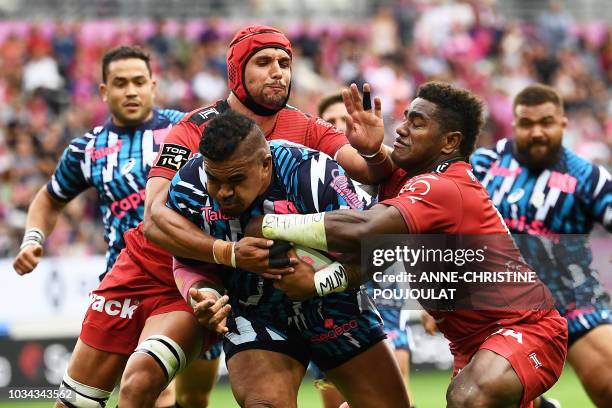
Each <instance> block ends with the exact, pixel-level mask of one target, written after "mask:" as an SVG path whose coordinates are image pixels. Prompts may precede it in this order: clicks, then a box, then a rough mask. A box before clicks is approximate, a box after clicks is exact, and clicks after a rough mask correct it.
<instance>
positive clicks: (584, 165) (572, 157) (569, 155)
mask: <svg viewBox="0 0 612 408" xmlns="http://www.w3.org/2000/svg"><path fill="white" fill-rule="evenodd" d="M561 160H562V161H563V162H564V163H562V164H563V165H564V167H566V169H567V171H568V172H569V173H570V174H571V175H573V176H575V177H580V176H582V177H588V176H589V175H590V174H591V173H592V172H593V171H596V169H597V165H595V164H593V163H592V162H590V161H589V160H587V159H585V158H584V157H582V156H579V155H578V154H576V153H574V152H573V151H571V150H570V149H568V148H566V147H562V148H561Z"/></svg>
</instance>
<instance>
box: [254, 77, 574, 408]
mask: <svg viewBox="0 0 612 408" xmlns="http://www.w3.org/2000/svg"><path fill="white" fill-rule="evenodd" d="M376 105H377V106H375V110H376V109H380V106H379V104H376ZM349 114H350V116H349V117H348V119H349V126H350V125H351V122H352V121H354V118H355V117H357V116H358V115H360V114H361V112H360V111H359V110H357V111H355V112H351V111H350V110H349ZM351 118H353V119H352V120H351ZM482 123H483V119H482V105H481V102H480V101H478V100H477V99H476V98H475V97H474V96H472V95H471V94H470V93H469V92H467V91H464V90H461V89H458V88H454V87H452V86H450V85H446V84H441V83H435V82H432V83H426V84H424V85H422V86H421V87H420V88H419V90H418V93H417V98H416V99H415V100H414V101H413V102H412V103H411V104H410V106H409V107H408V109H407V110H406V112H405V121H404V122H403V123H402V124H401V125H400V127H399V128H398V129H397V134H398V137H397V139H396V141H395V144H394V150H393V152H392V159H393V161H394V162H395V163H396V164H397V165H398V166H399V167H400V169H399V170H397V171H396V172H395V173H394V175H393V177H392V178H391V179H390V180H388V181H387V182H386V183H385V184H384V185H383V186H382V188H381V194H380V197H379V199H380V203H379V204H377V205H375V206H373V207H372V208H371V209H369V210H366V211H354V210H343V211H334V212H326V213H322V214H323V215H317V216H312V215H307V216H304V215H296V214H291V215H280V216H279V215H267V216H266V217H267V218H264V219H263V220H254V221H256V228H255V229H258V230H259V231H261V232H260V233H261V234H263V235H264V236H265V237H268V238H272V239H283V240H288V241H292V242H295V243H296V244H300V245H306V246H311V247H313V248H318V249H322V250H333V251H344V252H353V253H354V252H358V251H359V249H360V241H361V239H362V238H363V237H369V236H373V235H376V234H407V233H411V234H424V233H425V234H427V233H446V234H449V233H450V234H497V235H498V236H499V237H502V238H503V237H505V236H508V235H507V234H508V229H507V228H506V226H505V224H504V222H503V220H502V219H501V217H500V216H499V213H498V212H497V211H496V209H495V207H494V206H493V204H492V203H491V201H490V200H489V198H488V195H487V193H486V191H485V190H484V188H483V187H482V185H481V184H480V183H479V182H478V181H477V180H476V178H475V177H474V176H473V174H472V173H471V167H470V165H469V163H467V160H468V157H469V155H470V154H471V153H472V151H473V149H474V144H475V140H476V137H477V135H478V133H479V130H480V128H481V126H482ZM262 225H265V228H264V229H263V230H262ZM502 242H505V243H506V244H507V245H508V248H507V251H504V252H499V253H497V255H496V256H497V257H498V258H499V259H494V260H493V261H495V262H496V263H498V264H499V263H500V262H502V261H503V260H504V259H503V258H504V257H506V256H509V257H510V258H512V259H517V258H518V256H519V254H518V251H516V248H515V247H513V244H512V242H511V240H510V239H509V238H507V239H505V241H502ZM502 265H503V263H502ZM312 272H313V273H312V279H311V280H310V281H309V282H307V281H306V280H301V281H300V284H302V285H303V289H304V291H303V295H308V294H309V293H310V294H312V293H316V286H315V282H316V275H315V274H314V271H312ZM283 279H284V278H283ZM304 282H307V284H305V283H304ZM292 290H294V292H295V288H293V289H292ZM524 291H525V289H521V292H524ZM528 292H529V293H530V296H533V299H532V301H533V302H534V303H533V306H534V307H533V308H532V309H533V310H516V309H518V308H516V307H514V308H513V307H512V299H514V298H515V297H514V296H517V297H520V296H521V293H515V292H513V291H512V288H510V289H509V291H508V292H507V293H505V294H504V295H505V296H507V297H506V298H505V299H509V304H508V306H509V307H506V308H504V309H503V310H467V309H466V310H453V311H441V310H433V309H430V310H428V311H429V312H430V313H431V314H432V315H433V316H434V318H435V319H436V320H437V321H438V322H439V323H438V327H439V329H440V331H441V332H442V333H443V334H444V335H445V336H446V338H447V339H448V340H449V341H450V343H451V351H452V352H453V355H454V377H453V379H452V381H451V383H450V385H449V387H448V390H447V394H446V399H447V404H448V405H447V406H448V407H492V406H504V407H505V406H508V407H510V406H520V407H530V406H532V401H533V400H534V399H535V398H536V397H538V396H539V395H541V394H542V393H543V392H544V391H546V390H547V389H549V388H550V387H551V386H552V385H553V384H554V383H555V382H556V381H557V379H558V377H559V375H560V374H561V370H562V368H563V363H564V361H565V357H566V351H567V325H566V322H565V320H564V319H563V318H562V317H561V316H560V315H559V313H558V312H557V311H556V310H554V307H553V302H552V299H551V298H550V293H549V292H548V290H547V289H546V287H545V286H544V285H543V284H542V283H541V282H539V281H535V282H534V283H533V285H532V286H530V287H529V290H528Z"/></svg>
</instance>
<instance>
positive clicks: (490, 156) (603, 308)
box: [471, 84, 612, 407]
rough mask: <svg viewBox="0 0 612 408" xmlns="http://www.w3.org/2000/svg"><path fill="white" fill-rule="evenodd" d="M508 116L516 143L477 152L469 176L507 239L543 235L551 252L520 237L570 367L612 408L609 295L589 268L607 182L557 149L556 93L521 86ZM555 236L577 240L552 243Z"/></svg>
mask: <svg viewBox="0 0 612 408" xmlns="http://www.w3.org/2000/svg"><path fill="white" fill-rule="evenodd" d="M513 113H514V120H513V122H512V126H513V131H514V137H513V138H512V139H502V140H500V141H499V142H498V143H497V144H496V145H495V146H494V147H491V148H481V149H478V150H477V151H476V152H475V153H474V154H473V155H472V157H471V162H472V165H473V167H474V173H475V175H476V177H478V179H479V180H480V181H481V182H482V184H483V185H484V187H485V188H486V189H487V191H488V192H489V195H490V196H491V198H492V200H493V204H494V205H495V206H496V207H497V209H498V210H499V212H500V213H501V215H502V216H503V218H504V220H505V221H506V224H507V225H508V228H509V229H510V231H511V232H512V233H514V234H529V235H535V236H541V237H542V239H544V240H546V241H547V242H548V245H550V247H551V248H552V249H550V250H544V249H543V246H542V243H541V241H540V240H534V239H532V240H523V239H521V238H520V237H519V238H517V242H518V243H524V244H523V245H521V251H522V252H523V254H524V255H525V256H526V258H527V262H529V263H530V264H531V265H532V266H533V267H534V268H535V269H536V271H537V272H538V275H539V276H540V278H541V279H542V280H543V282H544V283H545V284H546V285H547V286H548V287H549V289H550V290H551V292H552V293H553V295H554V297H555V302H556V307H557V309H558V311H559V312H560V313H561V315H562V316H564V317H565V318H566V319H567V323H568V329H569V338H568V360H569V362H570V364H571V365H572V366H573V367H574V370H575V371H576V374H577V375H578V378H580V381H581V382H582V385H583V386H584V388H585V390H586V392H587V394H588V395H589V397H590V398H591V400H592V401H593V403H594V404H595V405H597V406H598V407H604V406H609V405H610V401H612V385H611V384H612V343H611V342H610V339H611V338H612V325H611V323H612V317H611V315H610V296H609V295H608V293H606V291H605V290H604V288H603V287H602V285H601V283H600V281H599V277H598V273H597V271H595V270H593V268H591V266H590V264H591V261H592V254H591V250H590V249H589V247H588V245H587V242H586V241H587V239H588V234H589V233H590V232H591V230H592V229H593V226H594V224H595V223H600V224H602V225H603V227H604V228H606V229H607V230H608V231H612V176H610V173H608V171H607V170H606V169H605V168H604V167H603V166H596V165H594V164H592V163H590V162H588V161H587V160H585V159H583V158H581V157H578V156H577V155H576V154H575V153H573V152H572V151H571V150H569V149H567V148H565V147H563V146H562V144H561V143H562V139H563V131H564V129H565V126H566V125H567V117H565V114H564V110H563V101H562V99H561V97H560V96H559V94H558V93H557V92H556V91H555V90H554V89H553V88H551V87H549V86H546V85H542V84H534V85H530V86H528V87H526V88H525V89H523V90H522V91H521V92H520V93H519V94H518V95H516V97H515V98H514V103H513ZM560 234H577V235H575V236H573V237H571V238H570V237H567V238H564V237H563V235H561V237H560V238H561V239H560V240H559V242H557V243H555V237H559V235H560ZM578 234H579V235H578ZM549 253H550V254H552V256H548V255H547V254H549Z"/></svg>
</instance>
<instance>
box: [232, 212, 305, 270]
mask: <svg viewBox="0 0 612 408" xmlns="http://www.w3.org/2000/svg"><path fill="white" fill-rule="evenodd" d="M254 218H255V219H251V221H250V222H249V224H248V225H247V227H246V228H245V231H244V233H245V235H250V236H246V237H244V238H242V239H241V240H240V241H238V242H236V246H235V247H234V252H235V254H236V266H237V267H239V268H241V269H244V270H246V271H249V272H253V273H256V274H258V275H261V276H262V277H264V278H266V279H274V280H278V279H280V277H281V275H287V274H290V273H293V271H294V269H293V266H294V265H295V264H297V262H298V260H297V257H287V262H286V265H285V266H276V265H275V264H274V262H273V263H272V265H270V248H271V247H272V245H274V241H272V240H271V239H266V238H256V236H259V237H261V222H262V220H263V217H254ZM257 233H258V234H257Z"/></svg>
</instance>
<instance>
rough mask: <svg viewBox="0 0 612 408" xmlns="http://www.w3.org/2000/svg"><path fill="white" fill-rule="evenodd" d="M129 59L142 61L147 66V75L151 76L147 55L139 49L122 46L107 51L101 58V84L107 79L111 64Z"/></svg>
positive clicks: (149, 60)
mask: <svg viewBox="0 0 612 408" xmlns="http://www.w3.org/2000/svg"><path fill="white" fill-rule="evenodd" d="M131 58H136V59H140V60H143V61H144V63H145V64H146V65H147V70H148V71H149V75H151V57H150V56H149V54H147V52H146V51H144V50H143V49H142V48H140V47H136V46H131V45H122V46H120V47H117V48H113V49H112V50H109V51H107V52H106V54H104V56H103V57H102V82H104V83H106V79H107V77H108V66H109V65H110V63H111V62H113V61H119V60H124V59H131Z"/></svg>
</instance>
